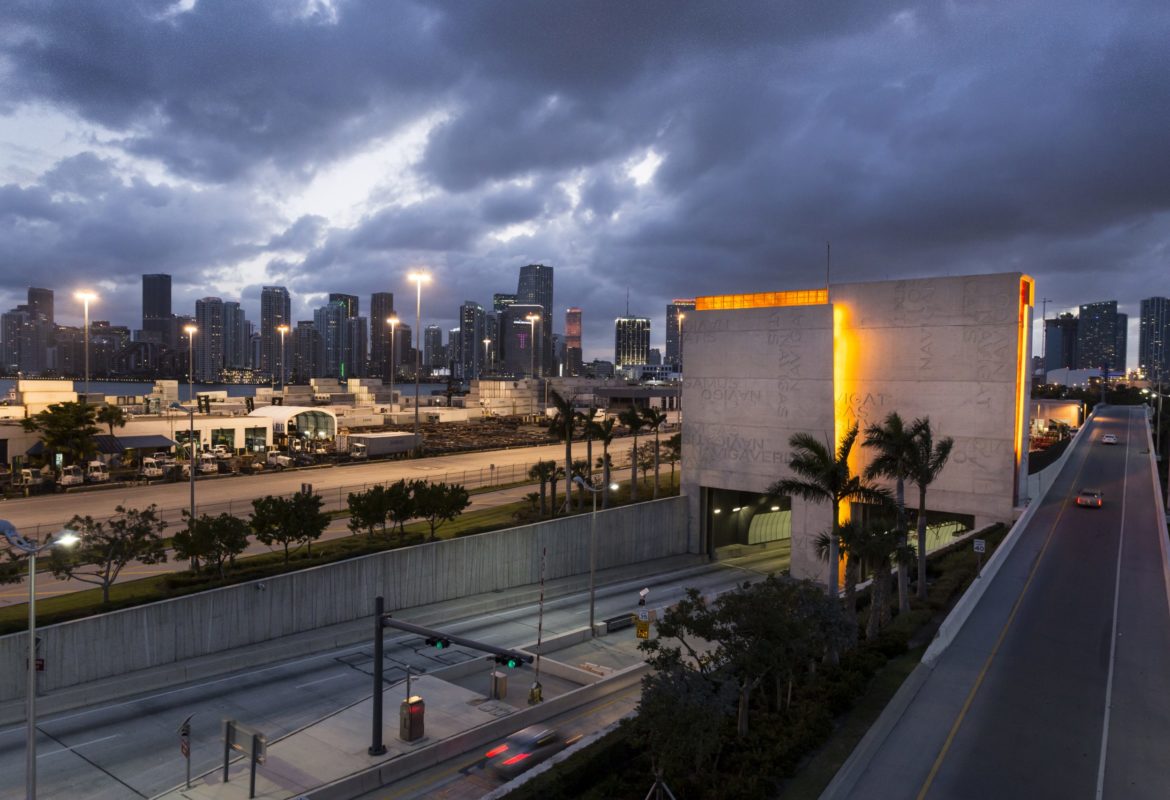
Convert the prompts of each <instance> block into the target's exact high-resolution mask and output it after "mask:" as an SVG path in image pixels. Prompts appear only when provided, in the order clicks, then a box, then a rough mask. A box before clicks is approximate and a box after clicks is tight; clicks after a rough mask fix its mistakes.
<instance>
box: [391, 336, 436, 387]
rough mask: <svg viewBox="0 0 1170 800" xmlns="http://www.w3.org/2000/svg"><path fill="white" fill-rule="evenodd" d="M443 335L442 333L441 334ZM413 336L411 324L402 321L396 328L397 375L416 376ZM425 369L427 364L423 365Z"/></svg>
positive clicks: (395, 358)
mask: <svg viewBox="0 0 1170 800" xmlns="http://www.w3.org/2000/svg"><path fill="white" fill-rule="evenodd" d="M439 335H440V336H442V333H441V332H440V334H439ZM412 342H413V337H412V335H411V329H410V326H409V325H407V324H406V323H402V324H401V325H399V326H398V327H397V328H395V329H394V350H395V353H394V368H395V369H396V370H397V372H395V375H396V376H409V377H410V378H411V379H413V378H414V345H413V343H412ZM422 367H423V370H426V368H427V365H426V364H425V363H424V364H423V365H422Z"/></svg>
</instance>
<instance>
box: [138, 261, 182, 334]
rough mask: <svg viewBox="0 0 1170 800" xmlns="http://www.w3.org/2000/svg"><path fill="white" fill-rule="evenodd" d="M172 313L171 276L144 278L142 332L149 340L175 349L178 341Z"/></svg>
mask: <svg viewBox="0 0 1170 800" xmlns="http://www.w3.org/2000/svg"><path fill="white" fill-rule="evenodd" d="M173 320H174V317H173V315H172V312H171V276H170V275H161V274H159V275H143V276H142V330H143V331H146V332H147V334H148V335H147V338H148V339H153V340H155V341H158V342H161V343H162V344H165V345H166V346H167V347H175V346H176V345H177V342H178V339H177V338H176V330H175V325H174V322H173Z"/></svg>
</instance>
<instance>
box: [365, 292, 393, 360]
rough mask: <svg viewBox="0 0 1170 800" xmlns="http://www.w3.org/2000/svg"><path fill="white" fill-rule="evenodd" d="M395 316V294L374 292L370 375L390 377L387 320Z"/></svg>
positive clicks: (371, 312)
mask: <svg viewBox="0 0 1170 800" xmlns="http://www.w3.org/2000/svg"><path fill="white" fill-rule="evenodd" d="M392 316H394V293H393V292H374V294H372V295H371V296H370V375H372V376H373V377H375V378H385V377H388V376H389V374H390V373H389V371H388V363H387V358H388V356H389V354H390V326H389V325H387V324H386V320H387V319H389V318H390V317H392Z"/></svg>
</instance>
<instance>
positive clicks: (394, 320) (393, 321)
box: [386, 317, 398, 411]
mask: <svg viewBox="0 0 1170 800" xmlns="http://www.w3.org/2000/svg"><path fill="white" fill-rule="evenodd" d="M386 324H387V325H389V326H390V410H391V411H393V410H394V369H395V364H394V362H395V360H396V359H395V357H396V356H397V355H398V353H397V352H395V350H394V329H395V328H397V327H398V317H386Z"/></svg>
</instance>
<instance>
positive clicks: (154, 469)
mask: <svg viewBox="0 0 1170 800" xmlns="http://www.w3.org/2000/svg"><path fill="white" fill-rule="evenodd" d="M139 474H140V475H141V476H142V477H143V478H145V479H147V480H150V479H151V478H161V477H162V476H163V475H165V474H166V467H165V466H164V465H163V464H162V463H161V462H159V460H158V459H156V458H152V457H150V456H147V457H146V458H144V459H142V470H141V472H140V473H139Z"/></svg>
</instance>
